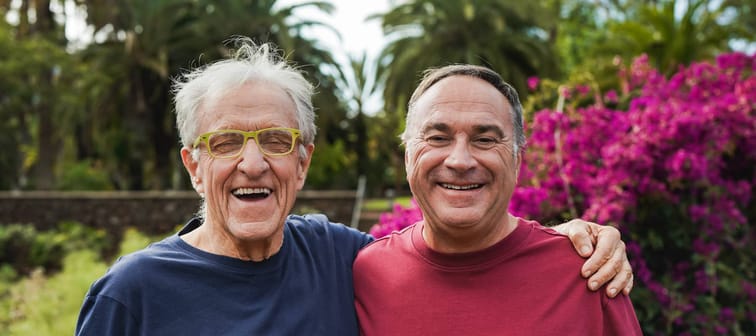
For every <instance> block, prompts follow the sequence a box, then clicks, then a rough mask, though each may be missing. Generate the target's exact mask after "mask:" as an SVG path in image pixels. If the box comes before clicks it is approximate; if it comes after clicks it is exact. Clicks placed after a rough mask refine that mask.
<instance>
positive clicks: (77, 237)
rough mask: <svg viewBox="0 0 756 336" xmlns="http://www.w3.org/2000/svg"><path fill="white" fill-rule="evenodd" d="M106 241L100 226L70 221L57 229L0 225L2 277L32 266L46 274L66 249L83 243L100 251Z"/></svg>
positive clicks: (56, 266) (29, 270)
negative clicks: (92, 226) (91, 226)
mask: <svg viewBox="0 0 756 336" xmlns="http://www.w3.org/2000/svg"><path fill="white" fill-rule="evenodd" d="M105 244H106V236H105V233H104V231H102V230H94V229H91V228H86V227H84V226H83V225H80V224H78V223H73V222H64V223H61V224H60V225H59V227H58V229H57V230H51V231H43V232H39V231H37V230H36V229H35V228H34V227H33V226H30V225H24V224H10V225H5V226H0V267H2V270H3V271H2V272H0V274H3V276H2V278H7V279H11V280H12V279H14V278H16V277H18V276H26V275H29V274H31V273H32V272H34V271H36V270H41V271H42V272H44V273H47V274H50V273H53V272H55V271H58V270H60V268H61V266H62V261H63V257H64V256H65V255H66V253H68V252H70V251H74V250H78V249H81V248H83V247H86V248H89V249H92V250H94V251H95V252H97V253H101V252H102V249H103V248H104V247H105Z"/></svg>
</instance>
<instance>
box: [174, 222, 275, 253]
mask: <svg viewBox="0 0 756 336" xmlns="http://www.w3.org/2000/svg"><path fill="white" fill-rule="evenodd" d="M181 239H183V240H184V241H185V242H186V243H187V244H189V245H191V246H193V247H195V248H198V249H200V250H203V251H205V252H208V253H212V254H217V255H222V256H226V257H231V258H236V259H241V260H246V261H264V260H267V259H270V257H272V256H273V255H275V254H276V253H278V252H279V251H280V250H281V247H282V246H283V230H282V231H281V232H278V233H277V234H275V235H273V236H272V237H268V238H266V239H256V240H249V241H244V240H239V239H233V238H232V237H230V236H229V235H218V234H214V233H212V232H211V229H210V226H209V225H204V224H203V225H200V227H198V228H197V229H195V230H193V231H191V232H189V233H186V234H184V235H182V236H181Z"/></svg>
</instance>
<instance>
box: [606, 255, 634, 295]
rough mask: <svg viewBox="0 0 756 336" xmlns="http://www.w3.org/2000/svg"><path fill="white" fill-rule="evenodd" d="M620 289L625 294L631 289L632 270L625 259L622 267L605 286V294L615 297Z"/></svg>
mask: <svg viewBox="0 0 756 336" xmlns="http://www.w3.org/2000/svg"><path fill="white" fill-rule="evenodd" d="M618 254H619V253H618ZM620 289H621V291H622V292H623V293H625V295H630V290H632V289H633V270H632V268H631V267H630V263H629V262H628V261H627V260H625V262H623V263H622V269H621V270H620V271H619V273H617V276H615V277H614V279H612V281H611V282H610V283H609V285H608V286H606V295H609V297H615V296H617V294H619V292H620Z"/></svg>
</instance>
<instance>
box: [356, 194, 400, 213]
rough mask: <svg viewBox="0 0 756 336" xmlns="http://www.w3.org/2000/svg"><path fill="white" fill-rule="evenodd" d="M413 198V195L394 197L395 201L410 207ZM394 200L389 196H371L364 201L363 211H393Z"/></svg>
mask: <svg viewBox="0 0 756 336" xmlns="http://www.w3.org/2000/svg"><path fill="white" fill-rule="evenodd" d="M411 200H412V197H411V196H402V197H397V198H394V199H393V202H394V203H399V204H400V205H401V206H403V207H408V206H409V205H410V202H411ZM392 204H393V203H392V200H390V199H388V198H371V199H366V200H365V202H364V203H362V211H391V207H392Z"/></svg>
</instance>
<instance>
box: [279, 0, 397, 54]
mask: <svg viewBox="0 0 756 336" xmlns="http://www.w3.org/2000/svg"><path fill="white" fill-rule="evenodd" d="M328 1H329V2H331V3H332V4H334V7H335V8H336V9H335V11H334V13H333V14H332V15H330V16H329V15H325V14H322V13H321V12H319V11H318V10H316V9H311V8H307V10H300V11H298V12H295V15H296V16H297V17H299V18H306V19H315V20H317V21H319V22H322V23H325V24H327V25H329V26H331V27H333V28H335V29H336V30H337V31H338V32H339V33H340V34H341V41H339V40H338V38H337V37H336V36H335V34H333V33H332V32H330V31H328V30H323V31H321V30H315V31H313V32H312V34H313V35H312V36H309V37H312V38H315V39H317V40H319V41H320V42H322V43H323V45H324V46H328V47H329V48H330V50H332V51H333V52H334V54H337V55H340V54H343V55H348V54H351V55H353V56H359V55H361V54H362V53H363V52H367V53H368V55H376V54H377V53H378V52H379V51H380V49H381V48H382V47H383V32H382V31H381V26H380V21H378V20H370V21H366V19H367V17H368V16H370V15H372V14H379V13H385V12H387V11H388V10H389V8H390V2H391V0H328ZM302 2H307V1H304V0H280V1H279V3H280V4H281V5H291V4H297V3H302Z"/></svg>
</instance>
